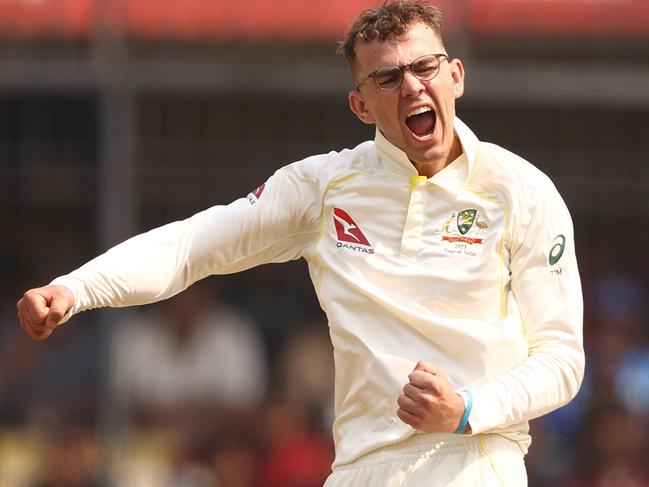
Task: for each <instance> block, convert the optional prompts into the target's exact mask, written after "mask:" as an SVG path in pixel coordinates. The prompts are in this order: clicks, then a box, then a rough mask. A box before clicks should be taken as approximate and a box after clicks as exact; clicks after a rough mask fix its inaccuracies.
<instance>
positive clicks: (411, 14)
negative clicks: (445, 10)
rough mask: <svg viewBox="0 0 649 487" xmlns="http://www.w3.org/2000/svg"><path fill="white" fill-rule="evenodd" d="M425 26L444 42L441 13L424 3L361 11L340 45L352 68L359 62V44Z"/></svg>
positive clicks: (398, 2)
mask: <svg viewBox="0 0 649 487" xmlns="http://www.w3.org/2000/svg"><path fill="white" fill-rule="evenodd" d="M417 23H422V24H425V25H427V26H428V27H430V28H431V29H432V30H433V32H435V34H436V35H437V37H439V39H440V40H442V30H443V22H442V12H441V11H440V10H439V9H438V8H437V7H433V6H432V5H428V4H425V3H423V2H421V1H418V0H417V1H408V0H395V1H391V2H388V1H387V0H386V2H385V3H384V4H383V5H382V6H381V7H377V8H374V9H369V10H365V11H364V12H362V13H361V14H360V15H359V16H358V18H357V19H356V21H355V22H354V23H353V24H352V26H351V27H350V28H349V30H348V31H347V33H346V34H345V40H344V41H342V42H341V43H340V45H339V46H338V54H343V55H344V56H345V59H346V60H347V63H348V64H349V66H350V67H351V68H353V66H354V62H355V60H356V45H357V43H358V42H370V41H373V40H376V39H378V40H379V41H381V42H383V41H385V40H386V39H390V38H394V37H397V36H400V35H402V34H404V33H405V32H406V31H407V30H408V28H409V27H411V26H412V25H414V24H417Z"/></svg>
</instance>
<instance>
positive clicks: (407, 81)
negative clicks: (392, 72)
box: [401, 69, 426, 96]
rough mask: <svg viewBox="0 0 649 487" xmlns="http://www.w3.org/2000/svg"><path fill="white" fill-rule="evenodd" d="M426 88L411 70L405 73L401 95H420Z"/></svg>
mask: <svg viewBox="0 0 649 487" xmlns="http://www.w3.org/2000/svg"><path fill="white" fill-rule="evenodd" d="M425 88H426V87H425V86H424V84H423V83H422V81H421V80H419V79H418V78H417V77H416V76H415V75H414V74H412V72H411V71H410V70H409V69H406V70H405V71H404V73H403V81H402V82H401V94H402V95H403V96H412V95H418V94H419V93H421V92H422V91H423V90H424V89H425Z"/></svg>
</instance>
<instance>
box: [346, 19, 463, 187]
mask: <svg viewBox="0 0 649 487" xmlns="http://www.w3.org/2000/svg"><path fill="white" fill-rule="evenodd" d="M444 52H445V50H444V46H443V44H442V42H441V40H440V39H439V38H438V37H437V36H436V35H435V33H434V32H433V31H432V30H431V29H430V28H429V27H427V26H426V25H424V24H415V25H414V26H412V27H411V28H410V29H409V30H408V31H407V32H405V33H404V34H403V35H402V36H399V37H396V38H393V39H388V40H386V41H384V42H380V41H378V40H374V41H370V42H365V43H360V44H359V45H358V46H357V49H356V57H357V61H356V67H357V70H356V71H357V75H358V76H359V77H361V80H362V79H363V78H362V77H364V76H367V75H368V74H369V73H371V72H372V71H374V70H376V69H378V68H380V67H383V66H390V65H392V66H394V65H396V66H402V65H405V64H409V63H411V62H412V61H414V60H415V59H417V58H418V57H420V56H423V55H427V54H436V53H444ZM463 80H464V71H463V67H462V64H461V62H460V61H459V60H456V59H454V60H449V61H446V60H443V61H442V62H441V65H440V70H439V73H438V74H437V76H436V77H435V78H434V79H432V80H428V81H422V80H419V79H417V78H415V77H414V76H413V75H412V74H411V73H410V72H409V71H406V74H405V75H404V80H403V84H402V85H401V88H400V89H397V90H396V91H394V92H391V93H385V92H382V91H380V90H379V89H378V87H376V85H375V84H374V82H373V81H372V80H371V79H369V80H366V81H364V82H363V84H362V86H361V89H360V92H350V106H351V108H352V110H353V111H354V113H356V115H357V116H358V117H359V118H360V119H361V120H362V121H363V122H365V123H374V124H376V126H377V127H378V129H379V130H380V131H381V133H382V134H383V135H384V136H385V137H386V138H387V139H388V140H389V141H390V142H392V143H393V144H394V145H395V146H397V147H399V148H400V149H401V150H403V151H404V152H405V153H406V154H407V156H408V158H409V159H410V161H411V162H412V164H413V165H414V167H415V168H416V169H417V171H418V172H419V174H421V175H425V176H428V177H430V176H432V175H434V174H435V173H437V172H439V171H440V170H442V169H443V168H444V167H445V166H446V165H447V164H449V163H450V162H452V161H453V160H455V159H456V158H457V157H458V156H459V155H461V153H462V147H461V145H460V142H459V140H458V139H457V137H456V135H455V131H454V128H453V119H454V117H455V99H456V98H458V97H459V96H461V94H462V92H463Z"/></svg>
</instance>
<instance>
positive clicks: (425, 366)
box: [414, 360, 440, 375]
mask: <svg viewBox="0 0 649 487" xmlns="http://www.w3.org/2000/svg"><path fill="white" fill-rule="evenodd" d="M414 370H421V371H423V372H428V373H429V374H432V375H437V374H439V373H440V371H439V369H437V367H434V366H433V365H432V364H430V363H428V362H424V361H423V360H420V361H419V362H417V365H415V368H414Z"/></svg>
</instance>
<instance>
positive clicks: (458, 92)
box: [451, 59, 464, 99]
mask: <svg viewBox="0 0 649 487" xmlns="http://www.w3.org/2000/svg"><path fill="white" fill-rule="evenodd" d="M451 76H452V77H453V91H454V93H455V98H456V99H457V98H460V97H461V96H462V95H463V94H464V66H463V65H462V61H460V60H459V59H453V60H452V61H451Z"/></svg>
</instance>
